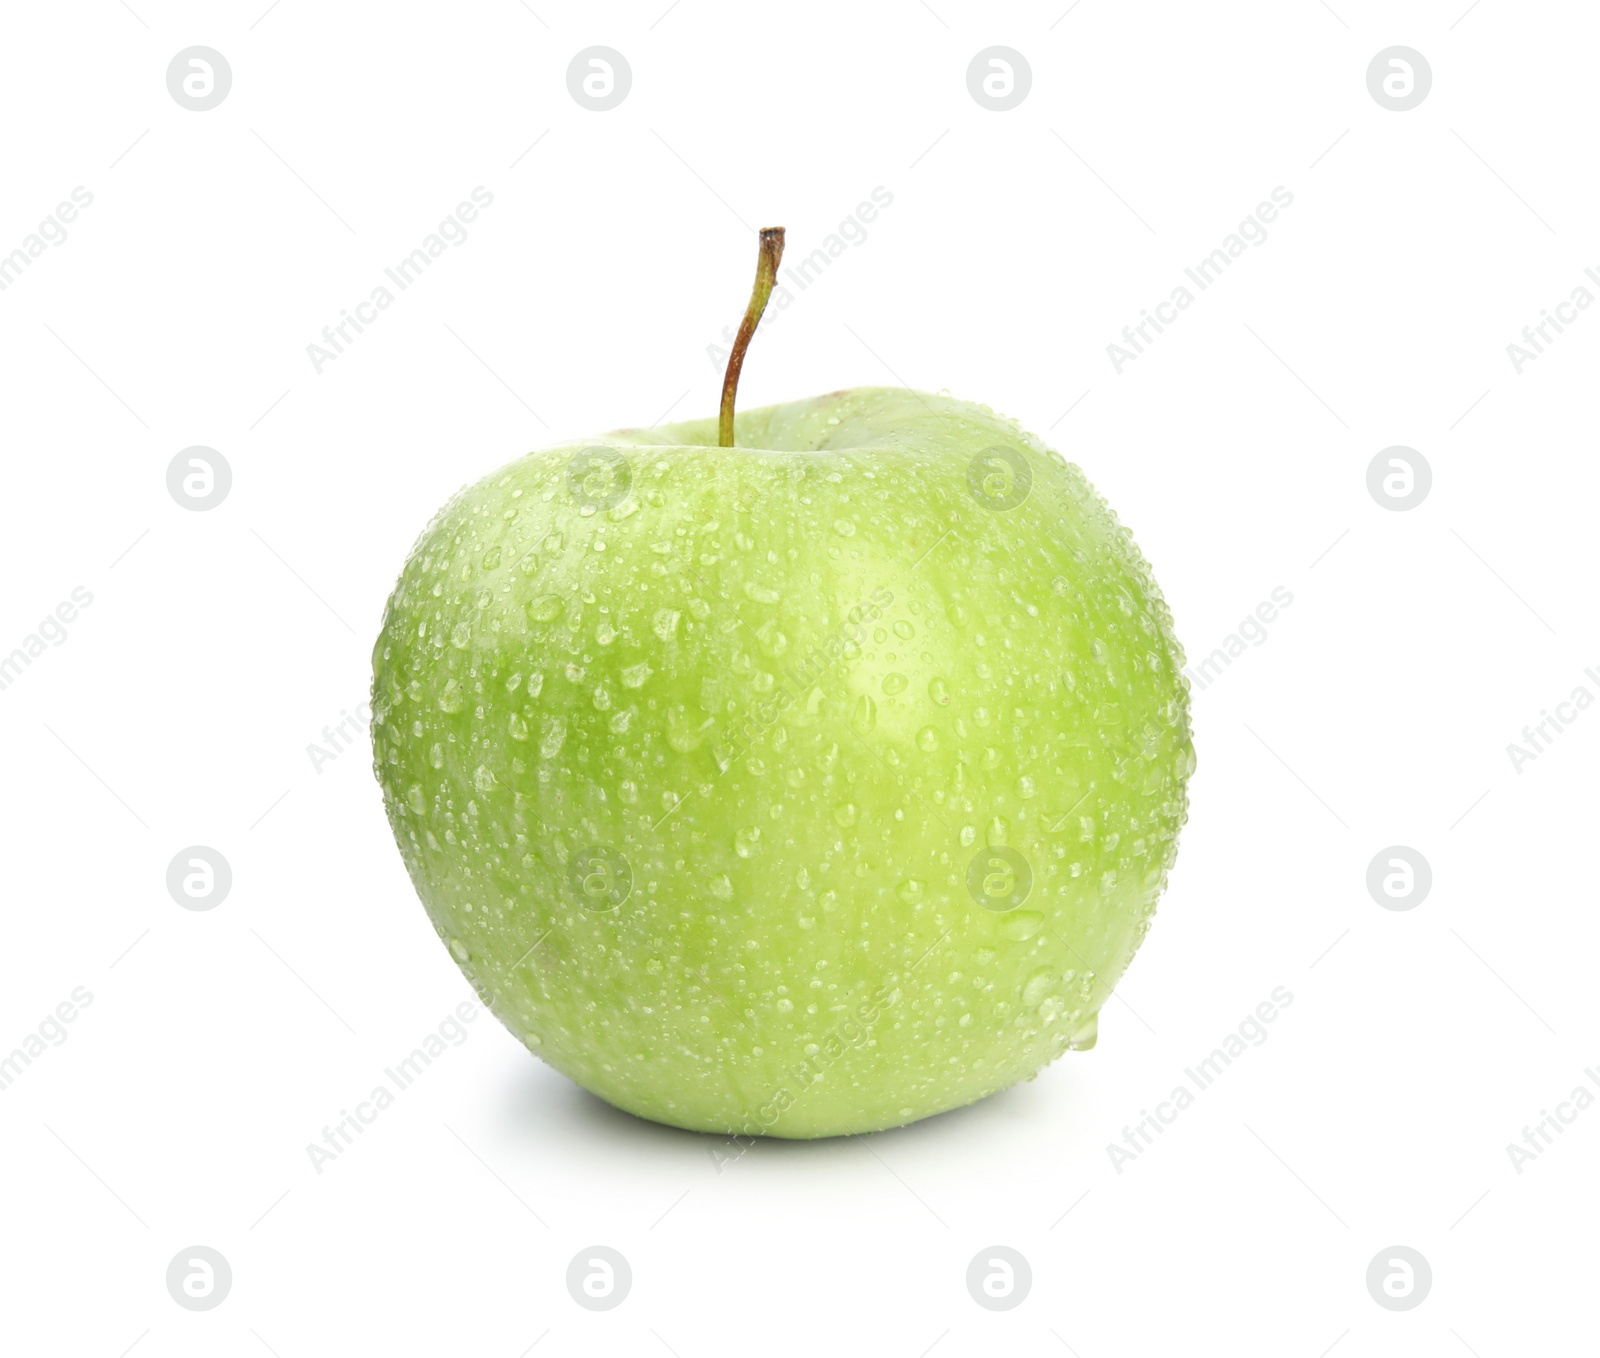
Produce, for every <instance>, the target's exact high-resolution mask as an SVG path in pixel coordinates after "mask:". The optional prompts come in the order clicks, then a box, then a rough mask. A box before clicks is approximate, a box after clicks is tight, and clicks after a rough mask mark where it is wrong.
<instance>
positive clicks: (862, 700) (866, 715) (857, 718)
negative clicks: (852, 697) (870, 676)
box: [850, 693, 878, 735]
mask: <svg viewBox="0 0 1600 1358" xmlns="http://www.w3.org/2000/svg"><path fill="white" fill-rule="evenodd" d="M850 724H851V725H852V726H854V727H855V728H856V730H857V731H859V732H860V733H861V734H862V735H866V734H867V733H868V732H869V731H871V730H872V728H873V727H874V726H876V725H877V724H878V704H877V703H875V702H874V701H873V700H872V695H871V694H868V693H863V694H862V695H861V696H860V697H859V698H857V699H856V705H855V711H854V713H853V715H852V716H851V720H850Z"/></svg>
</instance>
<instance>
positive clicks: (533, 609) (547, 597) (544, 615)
mask: <svg viewBox="0 0 1600 1358" xmlns="http://www.w3.org/2000/svg"><path fill="white" fill-rule="evenodd" d="M561 610H562V603H561V596H560V595H559V594H540V595H538V596H537V597H535V598H532V599H529V600H528V616H529V617H530V618H532V619H533V621H534V622H554V621H555V620H556V619H557V618H559V617H560V616H561Z"/></svg>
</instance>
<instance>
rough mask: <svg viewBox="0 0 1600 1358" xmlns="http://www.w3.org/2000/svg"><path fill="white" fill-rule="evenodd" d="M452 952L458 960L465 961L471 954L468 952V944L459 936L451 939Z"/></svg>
mask: <svg viewBox="0 0 1600 1358" xmlns="http://www.w3.org/2000/svg"><path fill="white" fill-rule="evenodd" d="M450 952H451V955H452V956H454V958H455V959H456V961H457V962H465V961H466V960H467V959H468V957H469V956H470V954H469V953H468V952H467V945H466V944H465V943H463V942H462V941H461V940H460V939H459V938H452V939H451V940H450Z"/></svg>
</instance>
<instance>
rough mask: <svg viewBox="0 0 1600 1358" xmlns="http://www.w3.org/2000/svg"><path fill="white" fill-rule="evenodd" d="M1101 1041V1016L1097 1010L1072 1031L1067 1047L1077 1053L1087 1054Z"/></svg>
mask: <svg viewBox="0 0 1600 1358" xmlns="http://www.w3.org/2000/svg"><path fill="white" fill-rule="evenodd" d="M1099 1040H1100V1014H1099V1011H1098V1010H1097V1011H1096V1012H1095V1013H1093V1014H1090V1015H1089V1017H1088V1018H1086V1019H1085V1020H1084V1021H1083V1022H1082V1023H1080V1024H1079V1025H1078V1026H1077V1027H1076V1028H1074V1029H1073V1030H1072V1034H1071V1036H1070V1037H1068V1038H1067V1046H1068V1048H1069V1049H1070V1050H1072V1051H1075V1052H1086V1051H1089V1050H1090V1049H1092V1048H1093V1046H1094V1044H1095V1043H1096V1042H1098V1041H1099Z"/></svg>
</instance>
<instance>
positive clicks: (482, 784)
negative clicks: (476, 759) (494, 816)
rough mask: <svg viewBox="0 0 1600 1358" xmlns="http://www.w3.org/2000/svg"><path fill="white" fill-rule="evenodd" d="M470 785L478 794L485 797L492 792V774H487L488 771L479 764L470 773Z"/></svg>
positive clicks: (484, 766)
mask: <svg viewBox="0 0 1600 1358" xmlns="http://www.w3.org/2000/svg"><path fill="white" fill-rule="evenodd" d="M472 785H473V787H475V788H477V789H478V791H479V792H481V793H483V794H484V795H486V796H487V795H488V794H489V793H490V792H493V791H494V774H492V773H491V772H489V769H488V767H487V766H486V765H483V764H479V765H478V767H477V768H475V769H474V770H473V771H472Z"/></svg>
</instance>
